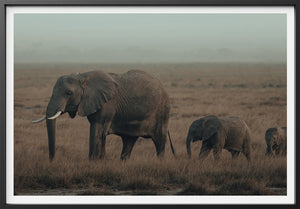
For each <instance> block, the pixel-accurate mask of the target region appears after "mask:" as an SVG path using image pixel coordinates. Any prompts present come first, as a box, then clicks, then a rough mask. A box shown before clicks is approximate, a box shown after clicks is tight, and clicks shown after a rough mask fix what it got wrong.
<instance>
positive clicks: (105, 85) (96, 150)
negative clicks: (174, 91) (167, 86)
mask: <svg viewBox="0 0 300 209" xmlns="http://www.w3.org/2000/svg"><path fill="white" fill-rule="evenodd" d="M58 111H62V114H64V113H66V112H67V113H68V114H69V115H70V117H71V118H74V117H75V116H76V113H77V112H78V114H79V115H80V116H87V119H88V121H89V122H90V137H89V140H90V145H89V157H90V159H94V158H102V157H103V156H104V155H105V138H106V136H107V135H109V134H116V135H119V136H121V137H122V141H123V150H122V153H121V159H126V158H128V157H129V156H130V154H131V151H132V148H133V146H134V144H135V142H136V140H137V139H138V137H139V136H141V137H145V138H152V140H153V142H154V144H155V147H156V152H157V155H158V156H159V155H162V154H163V152H164V149H165V143H166V137H167V136H166V135H167V132H168V120H169V112H170V103H169V96H168V94H167V93H166V91H165V90H164V88H163V86H162V84H161V83H160V82H159V80H158V79H156V78H154V77H153V76H151V75H149V74H148V73H145V72H143V71H140V70H131V71H129V72H127V73H124V74H113V73H104V72H102V71H92V72H87V73H82V74H72V75H66V76H61V77H60V78H58V80H57V82H56V84H55V86H54V88H53V93H52V96H51V99H50V101H49V104H48V107H47V111H46V118H47V120H46V123H47V131H48V142H49V158H50V160H52V159H53V158H54V155H55V121H56V119H53V120H50V119H49V117H50V118H51V117H52V116H53V115H55V114H56V113H57V112H58ZM170 142H171V141H170Z"/></svg>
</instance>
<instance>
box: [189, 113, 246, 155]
mask: <svg viewBox="0 0 300 209" xmlns="http://www.w3.org/2000/svg"><path fill="white" fill-rule="evenodd" d="M197 140H202V141H203V143H202V147H201V151H200V154H199V158H200V159H204V158H206V157H207V156H208V154H209V153H210V151H211V150H213V153H214V157H215V159H217V160H218V159H219V158H220V154H221V151H222V149H226V150H228V151H229V152H231V154H232V157H233V158H235V157H237V156H238V155H239V153H240V152H242V153H243V154H244V155H245V156H246V158H247V159H248V161H250V160H251V150H250V142H251V133H250V129H249V127H248V126H247V125H246V123H245V122H244V121H243V120H241V119H240V118H238V117H226V118H218V117H216V116H214V115H211V116H206V117H203V118H200V119H198V120H195V121H194V122H193V123H192V125H191V126H190V129H189V132H188V136H187V139H186V148H187V153H188V155H189V157H191V146H190V145H191V141H193V142H195V141H197Z"/></svg>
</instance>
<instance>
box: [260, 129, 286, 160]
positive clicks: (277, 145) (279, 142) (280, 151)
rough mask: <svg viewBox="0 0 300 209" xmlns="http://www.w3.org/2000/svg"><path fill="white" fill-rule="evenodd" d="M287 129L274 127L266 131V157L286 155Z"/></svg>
mask: <svg viewBox="0 0 300 209" xmlns="http://www.w3.org/2000/svg"><path fill="white" fill-rule="evenodd" d="M286 136H287V134H286V127H273V128H269V129H268V130H267V131H266V135H265V139H266V144H267V149H266V155H277V156H278V155H282V156H284V155H286V140H287V137H286Z"/></svg>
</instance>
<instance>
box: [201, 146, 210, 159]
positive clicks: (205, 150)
mask: <svg viewBox="0 0 300 209" xmlns="http://www.w3.org/2000/svg"><path fill="white" fill-rule="evenodd" d="M210 151H211V147H209V146H207V145H206V144H204V143H203V144H202V147H201V150H200V153H199V159H202V160H204V159H205V158H206V157H207V156H208V154H209V153H210Z"/></svg>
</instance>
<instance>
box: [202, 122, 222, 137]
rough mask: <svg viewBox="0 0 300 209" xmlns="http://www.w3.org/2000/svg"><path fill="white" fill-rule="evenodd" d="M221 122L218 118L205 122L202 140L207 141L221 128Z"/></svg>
mask: <svg viewBox="0 0 300 209" xmlns="http://www.w3.org/2000/svg"><path fill="white" fill-rule="evenodd" d="M221 126H222V125H221V122H220V120H219V119H218V118H213V119H210V120H208V121H206V122H205V124H204V129H203V136H202V140H203V141H206V140H208V139H209V138H210V137H212V136H213V135H214V134H216V133H217V131H218V130H219V129H220V128H221Z"/></svg>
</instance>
